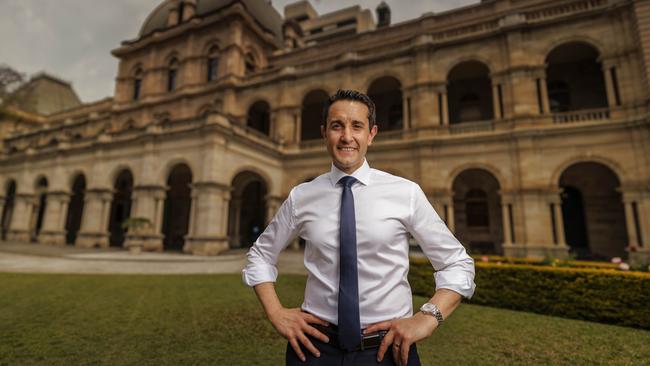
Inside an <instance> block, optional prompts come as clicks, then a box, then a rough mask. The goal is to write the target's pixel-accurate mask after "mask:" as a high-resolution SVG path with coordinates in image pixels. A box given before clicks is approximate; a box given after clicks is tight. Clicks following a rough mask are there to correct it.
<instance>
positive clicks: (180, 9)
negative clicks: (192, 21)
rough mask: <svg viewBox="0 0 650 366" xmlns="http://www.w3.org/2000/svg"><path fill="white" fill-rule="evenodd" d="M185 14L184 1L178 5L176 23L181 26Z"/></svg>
mask: <svg viewBox="0 0 650 366" xmlns="http://www.w3.org/2000/svg"><path fill="white" fill-rule="evenodd" d="M184 13H185V1H182V0H181V2H180V3H179V4H178V19H177V23H178V24H181V23H182V22H183V15H184Z"/></svg>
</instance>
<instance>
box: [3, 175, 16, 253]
mask: <svg viewBox="0 0 650 366" xmlns="http://www.w3.org/2000/svg"><path fill="white" fill-rule="evenodd" d="M15 203H16V181H15V180H11V181H10V182H9V184H7V189H6V193H5V203H4V206H3V207H2V233H1V235H2V240H7V233H8V232H9V229H10V225H11V216H12V215H13V212H14V205H15Z"/></svg>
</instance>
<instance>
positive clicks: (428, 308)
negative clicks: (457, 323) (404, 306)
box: [420, 303, 438, 312]
mask: <svg viewBox="0 0 650 366" xmlns="http://www.w3.org/2000/svg"><path fill="white" fill-rule="evenodd" d="M420 309H421V310H422V311H426V312H434V311H436V310H437V309H438V308H437V306H435V305H433V304H431V303H426V304H424V305H422V308H420Z"/></svg>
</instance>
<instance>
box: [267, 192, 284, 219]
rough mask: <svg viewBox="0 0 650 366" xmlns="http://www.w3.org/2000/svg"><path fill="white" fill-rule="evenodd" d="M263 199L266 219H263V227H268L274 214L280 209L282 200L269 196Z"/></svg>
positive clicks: (278, 197)
mask: <svg viewBox="0 0 650 366" xmlns="http://www.w3.org/2000/svg"><path fill="white" fill-rule="evenodd" d="M264 199H265V200H266V218H265V219H264V225H268V224H269V223H270V222H271V220H272V219H273V217H274V216H275V213H276V212H278V210H279V209H280V206H282V202H284V199H283V198H282V197H280V196H273V195H270V194H268V195H266V197H264Z"/></svg>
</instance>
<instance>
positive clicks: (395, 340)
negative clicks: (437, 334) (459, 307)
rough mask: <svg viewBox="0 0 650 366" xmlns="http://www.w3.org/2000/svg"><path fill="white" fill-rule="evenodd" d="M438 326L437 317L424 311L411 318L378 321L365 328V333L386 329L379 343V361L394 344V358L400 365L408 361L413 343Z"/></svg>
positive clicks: (425, 336) (427, 335)
mask: <svg viewBox="0 0 650 366" xmlns="http://www.w3.org/2000/svg"><path fill="white" fill-rule="evenodd" d="M437 327H438V321H437V320H436V318H434V317H433V316H430V315H426V314H423V313H416V314H415V315H413V316H412V317H410V318H404V319H394V320H388V321H385V322H381V323H376V324H373V325H371V326H369V327H368V328H366V329H365V331H364V333H372V332H376V331H379V330H386V331H388V333H386V336H385V337H384V339H383V340H382V342H381V344H380V345H379V350H378V351H377V361H379V362H381V361H382V360H383V359H384V354H385V353H386V351H387V350H388V347H389V346H390V345H391V344H392V345H393V360H394V361H395V363H396V364H397V365H398V366H406V365H407V363H408V356H409V349H410V348H411V345H412V344H414V343H415V342H418V341H420V340H422V339H424V338H427V337H429V336H430V335H431V333H433V331H434V330H435V329H436V328H437Z"/></svg>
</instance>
